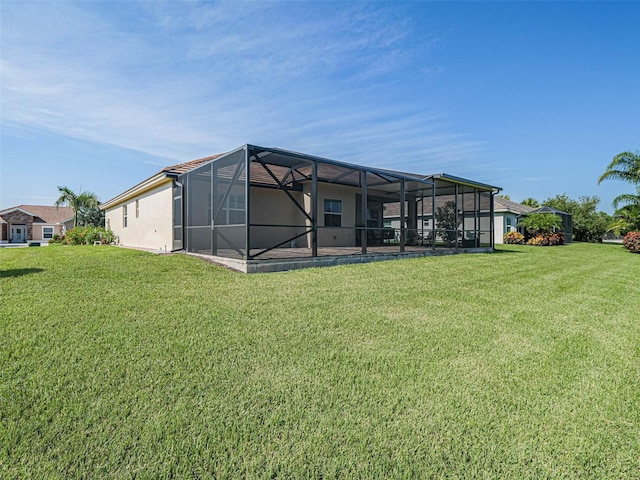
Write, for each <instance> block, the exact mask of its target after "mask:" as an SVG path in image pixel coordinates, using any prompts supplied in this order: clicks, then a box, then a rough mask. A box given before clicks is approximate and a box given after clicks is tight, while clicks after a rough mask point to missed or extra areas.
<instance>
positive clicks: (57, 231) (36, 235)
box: [33, 223, 62, 242]
mask: <svg viewBox="0 0 640 480" xmlns="http://www.w3.org/2000/svg"><path fill="white" fill-rule="evenodd" d="M43 227H53V234H54V235H62V225H60V224H54V223H34V224H33V240H35V241H38V240H39V241H41V242H48V241H49V239H48V238H44V234H43V233H42V229H43Z"/></svg>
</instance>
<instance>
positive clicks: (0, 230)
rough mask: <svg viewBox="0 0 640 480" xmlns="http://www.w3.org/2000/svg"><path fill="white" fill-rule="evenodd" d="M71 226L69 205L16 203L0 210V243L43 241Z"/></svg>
mask: <svg viewBox="0 0 640 480" xmlns="http://www.w3.org/2000/svg"><path fill="white" fill-rule="evenodd" d="M72 227H73V209H71V208H69V207H50V206H45V205H18V206H17V207H11V208H6V209H4V210H1V211H0V243H27V242H43V243H45V242H48V241H49V240H50V239H52V238H53V236H54V235H64V232H65V231H66V230H67V229H69V228H72Z"/></svg>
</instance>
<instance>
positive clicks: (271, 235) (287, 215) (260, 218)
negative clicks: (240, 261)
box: [251, 188, 307, 248]
mask: <svg viewBox="0 0 640 480" xmlns="http://www.w3.org/2000/svg"><path fill="white" fill-rule="evenodd" d="M290 193H291V196H292V197H293V198H295V199H296V200H297V201H298V203H299V204H300V205H304V200H303V194H302V192H290ZM306 218H307V217H305V216H304V214H303V213H302V212H301V211H300V210H299V209H298V208H296V206H295V205H294V204H293V202H292V201H291V199H290V198H289V197H288V196H287V195H286V194H285V193H284V192H282V191H280V190H275V189H270V188H252V189H251V223H262V224H274V225H300V227H297V228H295V227H264V228H261V227H253V228H252V231H251V248H268V247H272V246H274V245H277V244H278V243H280V242H283V241H285V240H287V239H289V238H292V237H295V236H296V235H298V234H301V233H303V232H304V231H305V230H306V228H305V224H306ZM295 242H296V246H297V247H306V246H307V240H306V237H304V236H303V237H299V238H298V239H296V240H295ZM289 245H290V244H287V245H283V247H287V246H289Z"/></svg>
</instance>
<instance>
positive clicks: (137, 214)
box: [136, 200, 140, 218]
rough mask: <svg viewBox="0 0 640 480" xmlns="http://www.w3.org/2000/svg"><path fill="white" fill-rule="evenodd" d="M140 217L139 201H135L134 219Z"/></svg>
mask: <svg viewBox="0 0 640 480" xmlns="http://www.w3.org/2000/svg"><path fill="white" fill-rule="evenodd" d="M139 217H140V200H136V218H139Z"/></svg>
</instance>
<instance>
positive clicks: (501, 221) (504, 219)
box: [494, 196, 535, 244]
mask: <svg viewBox="0 0 640 480" xmlns="http://www.w3.org/2000/svg"><path fill="white" fill-rule="evenodd" d="M534 210H535V209H534V208H531V207H528V206H526V205H522V204H521V203H518V202H513V201H511V200H507V199H506V198H502V197H500V196H496V197H495V222H494V227H495V238H496V243H497V244H501V243H504V234H505V233H508V232H520V233H522V234H524V231H523V229H522V227H518V221H519V220H520V218H521V217H522V216H523V215H526V214H528V213H530V212H533V211H534Z"/></svg>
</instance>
